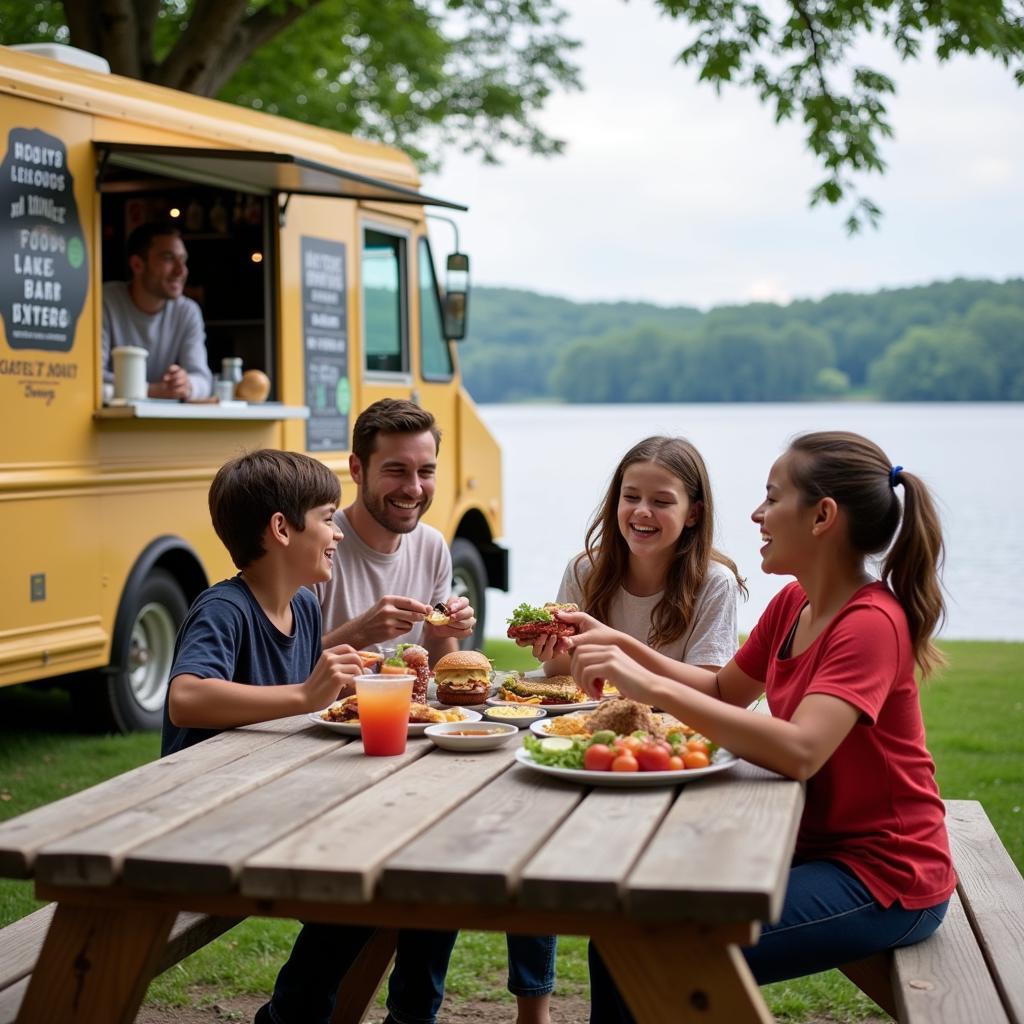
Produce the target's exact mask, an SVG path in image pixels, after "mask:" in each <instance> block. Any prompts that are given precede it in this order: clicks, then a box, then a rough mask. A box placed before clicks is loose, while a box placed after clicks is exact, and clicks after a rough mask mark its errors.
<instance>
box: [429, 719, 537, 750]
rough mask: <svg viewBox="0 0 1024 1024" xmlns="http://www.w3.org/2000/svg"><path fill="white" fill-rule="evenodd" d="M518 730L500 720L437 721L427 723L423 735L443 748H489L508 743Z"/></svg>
mask: <svg viewBox="0 0 1024 1024" xmlns="http://www.w3.org/2000/svg"><path fill="white" fill-rule="evenodd" d="M518 732H519V729H518V727H517V726H515V725H506V724H504V723H500V722H439V723H438V724H437V725H428V726H427V728H426V730H425V731H424V735H426V736H429V737H430V740H431V742H433V743H435V744H436V745H437V746H439V747H442V748H443V749H444V750H459V751H463V752H466V751H470V750H491V749H492V748H494V747H500V746H503V745H504V744H506V743H508V741H509V740H510V739H512V737H513V736H515V735H516V734H517V733H518Z"/></svg>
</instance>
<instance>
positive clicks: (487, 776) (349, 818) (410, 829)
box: [240, 749, 512, 903]
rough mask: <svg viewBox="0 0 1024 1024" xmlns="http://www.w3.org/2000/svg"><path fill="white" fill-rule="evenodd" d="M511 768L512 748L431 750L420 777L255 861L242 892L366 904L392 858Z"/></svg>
mask: <svg viewBox="0 0 1024 1024" xmlns="http://www.w3.org/2000/svg"><path fill="white" fill-rule="evenodd" d="M511 764H512V754H511V752H509V751H508V750H506V749H499V750H489V751H481V752H480V753H476V754H455V753H451V752H449V751H445V750H434V751H431V753H430V755H429V757H425V758H424V759H423V761H422V762H420V763H419V764H417V766H416V771H415V772H409V771H402V772H398V773H396V774H395V775H392V776H391V777H390V778H387V779H385V780H384V781H383V782H380V783H378V784H377V785H376V786H374V787H373V788H372V789H369V790H364V791H363V792H362V793H359V794H358V795H356V796H354V797H353V798H352V799H351V800H347V801H345V803H343V804H341V805H340V806H338V807H335V808H333V809H331V810H329V811H327V812H326V813H325V814H322V815H320V816H318V817H317V818H316V819H315V820H314V821H312V822H310V823H309V824H308V825H306V826H305V827H304V828H301V829H297V830H296V831H294V832H292V833H290V834H289V835H287V836H286V837H285V838H284V839H282V840H281V841H280V842H277V843H275V844H273V845H272V846H269V847H268V848H267V849H265V850H262V851H261V852H259V853H257V854H255V855H254V856H252V857H250V858H249V859H248V860H247V862H246V864H245V866H244V867H243V868H242V875H241V884H240V889H241V892H242V893H243V894H244V895H246V896H258V897H266V898H270V899H319V900H323V901H327V902H329V901H336V902H343V903H364V902H366V901H368V900H369V899H370V898H371V897H372V895H373V890H374V886H375V884H376V881H377V877H378V875H379V873H380V867H381V864H382V862H383V861H384V860H385V859H386V858H387V857H389V856H390V855H391V854H392V853H394V852H395V851H396V850H398V849H399V848H400V847H401V846H402V845H403V844H405V843H407V842H409V841H410V840H412V839H413V838H415V837H416V836H417V835H419V834H420V833H421V832H423V831H424V830H425V829H426V828H428V827H429V826H431V825H432V824H434V823H435V822H436V821H438V820H439V819H440V818H442V817H443V816H444V815H445V814H447V813H448V812H449V811H450V810H452V808H454V807H457V806H458V805H459V804H461V803H462V802H464V801H465V800H468V799H469V798H470V797H471V796H472V795H473V793H475V792H477V791H478V790H479V789H480V788H481V787H482V786H484V785H486V784H487V783H489V782H490V781H491V780H492V779H493V778H495V777H496V776H498V775H500V774H501V773H502V772H505V771H507V770H508V768H509V766H510V765H511Z"/></svg>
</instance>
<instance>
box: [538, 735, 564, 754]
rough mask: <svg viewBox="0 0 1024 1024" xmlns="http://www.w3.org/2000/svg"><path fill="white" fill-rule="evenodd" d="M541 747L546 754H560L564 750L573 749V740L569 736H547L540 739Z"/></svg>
mask: <svg viewBox="0 0 1024 1024" xmlns="http://www.w3.org/2000/svg"><path fill="white" fill-rule="evenodd" d="M540 749H541V750H543V751H544V753H546V754H558V753H561V752H562V751H563V750H572V740H571V739H569V738H568V736H545V737H544V739H542V740H541V741H540Z"/></svg>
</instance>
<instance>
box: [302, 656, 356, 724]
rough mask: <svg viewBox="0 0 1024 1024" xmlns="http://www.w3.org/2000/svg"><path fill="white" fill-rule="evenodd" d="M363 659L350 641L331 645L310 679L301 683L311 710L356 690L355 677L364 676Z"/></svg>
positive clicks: (319, 708)
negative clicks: (351, 645)
mask: <svg viewBox="0 0 1024 1024" xmlns="http://www.w3.org/2000/svg"><path fill="white" fill-rule="evenodd" d="M364 671H365V669H364V668H363V660H362V658H360V657H359V655H358V654H357V653H356V651H355V649H354V648H352V647H349V645H348V644H340V645H339V646H337V647H329V648H328V649H327V650H326V651H324V652H323V654H321V655H320V660H319V661H317V663H316V665H315V666H314V667H313V671H312V673H311V674H310V676H309V678H308V679H307V680H306V681H305V682H304V683H300V684H299V685H300V686H302V688H303V692H304V694H305V696H306V700H307V703H308V705H309V707H308V709H307V710H309V711H320V710H321V709H322V708H325V707H327V706H328V705H329V704H333V703H334V701H336V700H337V699H338V698H339V697H342V696H347V695H348V694H349V693H352V692H353V691H354V689H355V678H356V676H358V675H361V674H362V673H363V672H364Z"/></svg>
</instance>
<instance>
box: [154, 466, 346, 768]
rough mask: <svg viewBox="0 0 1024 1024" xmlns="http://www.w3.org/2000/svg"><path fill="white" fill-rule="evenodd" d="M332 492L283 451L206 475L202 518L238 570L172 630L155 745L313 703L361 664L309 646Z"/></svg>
mask: <svg viewBox="0 0 1024 1024" xmlns="http://www.w3.org/2000/svg"><path fill="white" fill-rule="evenodd" d="M340 498H341V487H340V485H339V483H338V478H337V477H336V476H335V475H334V474H333V473H332V472H331V471H330V470H329V469H328V468H327V467H326V466H325V465H324V464H323V463H322V462H318V461H317V460H316V459H311V458H309V457H308V456H306V455H299V454H297V453H295V452H281V451H273V450H271V449H264V450H261V451H256V452H251V453H249V454H248V455H243V456H241V457H240V458H237V459H233V460H232V461H231V462H228V463H227V464H225V465H224V466H222V467H221V469H220V470H219V472H218V473H217V475H216V476H215V477H214V480H213V483H212V485H211V486H210V516H211V518H212V519H213V527H214V529H215V530H216V531H217V536H218V537H220V539H221V541H222V542H223V543H224V546H225V547H226V548H227V549H228V552H229V554H230V555H231V560H232V561H233V562H234V563H235V565H236V566H237V567H238V569H239V570H240V571H239V573H238V575H237V576H234V577H232V578H231V579H228V580H222V581H221V582H220V583H217V584H215V585H214V586H212V587H210V588H209V589H208V590H206V591H204V592H203V593H202V594H200V595H199V597H198V598H197V599H196V601H195V603H194V604H193V605H192V608H191V609H190V610H189V613H188V616H187V617H186V619H185V621H184V623H183V624H182V627H181V630H180V631H179V633H178V639H177V643H176V645H175V656H174V665H173V667H172V668H171V681H170V685H169V688H168V691H167V702H166V704H165V706H164V728H163V743H162V748H161V754H170V753H173V752H174V751H176V750H181V749H182V748H184V747H189V746H192V744H194V743H198V742H199V741H200V740H203V739H206V738H207V737H208V736H212V735H214V733H216V732H217V731H219V730H221V729H228V728H232V727H234V726H239V725H251V724H252V723H254V722H266V721H269V720H270V719H273V718H284V717H286V716H289V715H298V714H302V713H303V712H307V711H319V710H320V709H321V708H325V707H327V705H328V704H330V703H331V702H332V701H334V700H336V699H337V697H338V694H339V693H341V691H342V690H343V689H345V688H347V687H350V686H351V684H352V680H353V677H354V676H356V675H357V674H358V673H359V672H361V671H362V663H361V661H360V659H359V656H358V655H357V654H356V653H355V651H354V650H353V649H352V648H351V647H348V646H347V645H342V646H340V647H334V648H331V649H329V650H327V651H323V652H321V645H320V637H321V623H320V608H319V606H318V605H317V602H316V598H315V597H314V596H313V595H312V593H311V592H310V591H309V590H307V589H306V588H307V586H308V585H309V584H312V583H320V582H323V581H325V580H329V579H330V578H331V572H332V569H333V565H334V561H333V559H334V550H335V548H336V547H337V546H338V542H339V541H340V540H341V538H342V534H341V531H340V530H339V529H338V528H337V526H336V525H335V523H334V513H335V511H336V509H337V505H338V501H339V500H340Z"/></svg>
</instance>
